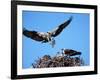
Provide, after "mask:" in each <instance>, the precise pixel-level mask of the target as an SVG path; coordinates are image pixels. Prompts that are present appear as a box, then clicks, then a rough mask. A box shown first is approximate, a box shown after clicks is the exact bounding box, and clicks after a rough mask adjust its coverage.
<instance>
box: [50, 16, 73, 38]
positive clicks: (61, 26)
mask: <svg viewBox="0 0 100 80" xmlns="http://www.w3.org/2000/svg"><path fill="white" fill-rule="evenodd" d="M72 18H73V17H72V16H71V17H70V19H69V20H67V21H65V22H64V23H62V24H61V25H59V26H58V27H57V28H56V29H55V30H53V31H51V32H50V33H51V36H53V37H56V36H57V35H59V34H60V33H61V32H62V31H63V29H64V28H66V27H67V26H68V25H69V24H70V22H71V21H72Z"/></svg>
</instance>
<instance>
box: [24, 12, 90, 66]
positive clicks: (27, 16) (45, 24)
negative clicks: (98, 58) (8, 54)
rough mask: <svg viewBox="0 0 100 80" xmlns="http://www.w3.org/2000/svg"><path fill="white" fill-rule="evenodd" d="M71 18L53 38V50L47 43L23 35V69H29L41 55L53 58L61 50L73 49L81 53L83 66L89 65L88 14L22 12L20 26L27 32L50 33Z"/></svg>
mask: <svg viewBox="0 0 100 80" xmlns="http://www.w3.org/2000/svg"><path fill="white" fill-rule="evenodd" d="M70 16H73V20H72V22H71V23H70V25H68V27H66V28H65V29H64V30H63V32H62V33H61V34H60V35H59V36H57V37H56V38H55V40H56V45H55V47H54V48H52V47H51V45H50V44H49V43H44V44H42V43H41V42H37V41H34V40H32V39H30V38H27V37H25V36H24V35H23V44H22V46H23V53H22V54H23V56H22V66H23V68H30V67H31V64H32V63H33V62H34V61H35V60H36V59H38V57H42V56H43V55H46V54H48V55H50V56H54V55H56V53H57V52H58V51H60V50H61V49H62V48H66V49H74V50H76V51H80V52H82V55H81V57H82V58H83V59H84V61H85V64H86V65H89V62H90V61H89V59H90V57H89V56H90V54H89V53H90V49H89V45H90V44H89V43H90V42H89V41H90V40H89V38H90V34H89V33H90V31H89V29H90V23H89V22H90V20H89V17H90V15H89V14H86V13H63V12H39V11H37V12H35V11H23V12H22V26H23V27H25V28H26V29H28V30H35V31H39V32H47V31H51V30H53V29H54V28H56V27H57V26H59V25H60V24H62V23H63V22H64V21H66V20H68V19H69V18H70Z"/></svg>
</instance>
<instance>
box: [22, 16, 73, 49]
mask: <svg viewBox="0 0 100 80" xmlns="http://www.w3.org/2000/svg"><path fill="white" fill-rule="evenodd" d="M71 21H72V16H71V17H70V18H69V20H67V21H65V22H64V23H62V24H60V25H59V26H58V27H57V28H55V29H54V30H53V31H48V32H46V33H45V32H37V31H34V30H33V31H29V30H27V29H25V28H24V29H23V34H24V35H25V36H26V37H28V38H31V39H33V40H35V41H40V42H42V43H47V42H50V43H51V45H52V47H54V45H55V40H54V37H56V36H58V35H59V34H60V33H61V32H62V31H63V29H64V28H66V27H67V26H68V25H69V24H70V22H71Z"/></svg>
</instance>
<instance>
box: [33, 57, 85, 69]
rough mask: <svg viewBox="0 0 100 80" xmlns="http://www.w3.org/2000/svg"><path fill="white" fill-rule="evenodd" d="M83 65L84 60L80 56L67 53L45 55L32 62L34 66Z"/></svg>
mask: <svg viewBox="0 0 100 80" xmlns="http://www.w3.org/2000/svg"><path fill="white" fill-rule="evenodd" d="M83 65H84V60H83V59H82V58H81V57H80V56H67V55H56V56H53V57H51V56H50V55H44V56H43V57H41V58H38V59H37V60H36V61H35V63H32V67H33V68H49V67H73V66H83Z"/></svg>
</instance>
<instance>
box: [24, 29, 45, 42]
mask: <svg viewBox="0 0 100 80" xmlns="http://www.w3.org/2000/svg"><path fill="white" fill-rule="evenodd" d="M23 34H24V35H25V36H26V37H28V38H31V39H33V40H36V41H43V40H44V38H43V37H42V36H41V35H40V33H38V32H37V31H28V30H26V29H25V28H24V29H23Z"/></svg>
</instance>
